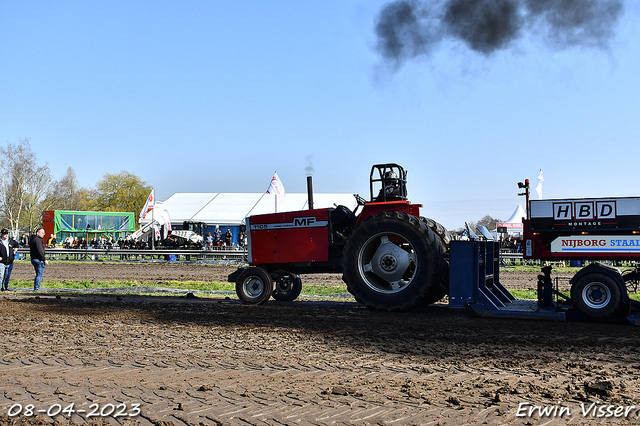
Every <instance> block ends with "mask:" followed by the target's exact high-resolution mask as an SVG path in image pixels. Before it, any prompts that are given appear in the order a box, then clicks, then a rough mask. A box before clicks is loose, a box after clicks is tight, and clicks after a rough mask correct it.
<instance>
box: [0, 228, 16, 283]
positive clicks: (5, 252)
mask: <svg viewBox="0 0 640 426" xmlns="http://www.w3.org/2000/svg"><path fill="white" fill-rule="evenodd" d="M17 249H18V243H17V242H16V241H15V240H13V239H12V238H11V237H9V230H8V229H7V228H4V229H2V231H0V272H1V273H0V281H1V286H0V289H1V290H2V291H6V290H9V278H11V271H12V270H13V258H14V257H15V253H16V250H17Z"/></svg>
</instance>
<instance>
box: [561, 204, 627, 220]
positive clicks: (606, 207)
mask: <svg viewBox="0 0 640 426" xmlns="http://www.w3.org/2000/svg"><path fill="white" fill-rule="evenodd" d="M615 217H616V202H615V201H574V202H557V203H553V218H554V219H555V220H568V221H570V220H595V219H614V218H615Z"/></svg>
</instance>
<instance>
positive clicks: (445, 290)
mask: <svg viewBox="0 0 640 426" xmlns="http://www.w3.org/2000/svg"><path fill="white" fill-rule="evenodd" d="M420 220H421V221H423V222H424V223H425V224H426V225H427V226H428V227H429V229H431V230H432V231H433V233H434V234H436V236H437V237H438V242H439V243H440V246H441V247H442V252H443V253H444V260H443V261H442V266H441V267H440V271H439V274H440V278H439V280H438V285H439V286H440V293H439V294H440V298H439V299H442V298H443V297H444V296H446V295H447V294H449V250H450V248H451V235H450V234H449V231H447V228H445V227H444V226H442V225H441V224H440V223H438V222H436V221H435V220H433V219H429V218H428V217H421V218H420ZM434 296H436V294H434Z"/></svg>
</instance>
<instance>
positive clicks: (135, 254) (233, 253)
mask: <svg viewBox="0 0 640 426" xmlns="http://www.w3.org/2000/svg"><path fill="white" fill-rule="evenodd" d="M18 253H19V256H20V259H29V257H30V256H29V249H28V248H20V249H18ZM46 255H47V258H48V259H50V260H78V261H80V260H93V261H97V260H102V261H110V262H118V261H126V262H135V261H160V262H194V261H227V260H228V261H239V262H247V250H246V249H242V248H232V249H227V250H218V249H214V250H176V249H173V250H167V249H144V250H139V249H118V248H115V249H113V248H112V249H96V248H89V249H64V248H55V249H47V250H46ZM500 259H501V264H502V266H510V265H524V264H527V265H529V264H532V262H534V263H538V262H537V261H532V260H524V259H523V258H522V253H513V252H501V253H500Z"/></svg>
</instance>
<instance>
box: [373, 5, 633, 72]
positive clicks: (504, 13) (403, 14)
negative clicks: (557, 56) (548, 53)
mask: <svg viewBox="0 0 640 426" xmlns="http://www.w3.org/2000/svg"><path fill="white" fill-rule="evenodd" d="M623 1H624V0H440V1H438V0H431V1H424V0H423V1H418V0H396V1H394V2H391V3H388V4H386V5H385V6H383V7H382V9H381V10H380V13H379V15H378V17H377V20H376V23H375V32H376V36H377V43H376V50H377V51H378V52H379V53H380V55H381V56H382V57H383V58H384V59H385V60H387V61H390V62H392V63H395V64H396V65H401V64H402V63H403V62H404V61H406V60H408V59H412V58H415V57H418V56H421V55H424V56H428V55H429V54H430V53H431V52H432V50H433V49H435V48H436V46H437V44H438V43H440V42H441V41H442V40H443V39H445V38H450V39H454V40H460V41H462V42H463V43H464V44H465V45H466V46H467V47H469V48H470V49H471V50H473V51H475V52H478V53H481V54H484V55H490V54H492V53H494V52H495V51H497V50H503V49H507V48H509V46H511V45H512V43H513V42H514V41H515V40H517V39H519V38H520V37H522V36H523V35H524V33H525V32H530V33H531V34H533V35H535V36H540V37H542V38H543V39H544V41H545V42H546V43H547V44H549V45H551V46H553V47H554V48H566V47H569V46H582V47H599V48H606V47H607V46H608V43H609V41H610V39H611V38H612V37H613V35H614V29H615V26H616V24H617V22H618V19H619V17H620V16H621V15H622V11H623Z"/></svg>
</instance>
